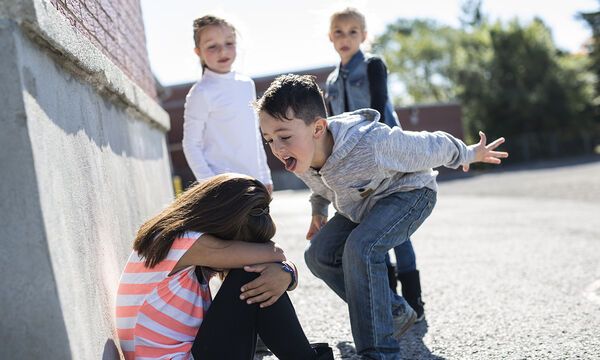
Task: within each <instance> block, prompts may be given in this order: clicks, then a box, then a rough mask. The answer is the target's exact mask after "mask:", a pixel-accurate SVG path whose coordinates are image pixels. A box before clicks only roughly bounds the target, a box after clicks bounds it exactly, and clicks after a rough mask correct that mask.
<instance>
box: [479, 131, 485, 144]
mask: <svg viewBox="0 0 600 360" xmlns="http://www.w3.org/2000/svg"><path fill="white" fill-rule="evenodd" d="M486 142H487V138H486V136H485V134H484V133H483V131H480V132H479V143H480V144H483V145H485V143H486Z"/></svg>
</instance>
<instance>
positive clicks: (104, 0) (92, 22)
mask: <svg viewBox="0 0 600 360" xmlns="http://www.w3.org/2000/svg"><path fill="white" fill-rule="evenodd" d="M50 2H51V3H52V5H53V6H54V7H55V8H56V9H57V10H58V11H59V12H60V13H61V14H62V15H63V16H64V17H65V18H66V19H67V20H68V21H69V23H70V24H71V26H72V27H74V28H75V29H76V30H77V31H78V32H80V33H81V34H82V35H83V36H85V37H86V38H87V39H89V40H90V41H91V42H92V43H94V45H96V46H97V47H98V48H99V49H100V50H102V52H103V53H104V54H105V55H106V56H108V57H109V58H110V59H111V60H112V61H113V62H114V63H115V64H116V65H117V66H118V67H119V68H120V69H121V70H123V72H124V73H125V74H126V75H127V76H129V77H130V78H131V79H132V80H133V81H134V82H135V83H136V84H138V85H139V86H140V87H141V88H142V89H144V91H146V92H147V93H148V95H150V96H151V97H152V98H154V99H156V88H155V83H154V77H153V76H152V72H151V71H150V63H149V61H148V52H147V51H146V37H145V34H144V23H143V20H142V9H141V6H140V2H139V0H50Z"/></svg>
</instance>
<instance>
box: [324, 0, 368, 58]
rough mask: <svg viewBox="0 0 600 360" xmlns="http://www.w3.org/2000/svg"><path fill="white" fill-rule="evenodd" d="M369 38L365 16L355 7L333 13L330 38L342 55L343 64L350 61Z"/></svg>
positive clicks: (330, 23) (330, 22)
mask: <svg viewBox="0 0 600 360" xmlns="http://www.w3.org/2000/svg"><path fill="white" fill-rule="evenodd" d="M366 38H367V25H366V21H365V17H364V15H363V14H361V13H360V12H359V11H358V10H356V9H354V8H346V9H344V10H341V11H337V12H335V13H333V14H332V15H331V17H330V21H329V40H330V41H331V42H332V43H333V47H334V48H335V51H336V52H337V53H338V54H339V55H340V58H341V60H342V65H345V64H346V63H348V61H350V59H351V58H352V56H353V55H354V54H356V53H357V52H358V50H359V49H360V45H361V44H362V43H363V42H364V41H365V40H366Z"/></svg>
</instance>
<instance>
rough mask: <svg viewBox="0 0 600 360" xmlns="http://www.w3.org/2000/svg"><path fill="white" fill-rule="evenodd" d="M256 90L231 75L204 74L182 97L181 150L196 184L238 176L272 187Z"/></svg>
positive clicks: (247, 81) (250, 83) (239, 76)
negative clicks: (254, 105)
mask: <svg viewBox="0 0 600 360" xmlns="http://www.w3.org/2000/svg"><path fill="white" fill-rule="evenodd" d="M255 99H256V88H255V87H254V81H252V79H251V78H249V77H247V76H245V75H242V74H239V73H237V72H235V71H232V72H229V73H227V74H219V73H215V72H213V71H210V70H209V69H206V70H205V71H204V74H203V75H202V79H200V81H198V82H197V83H196V84H194V86H192V88H191V89H190V92H189V93H188V95H187V96H186V100H185V111H184V115H183V117H184V123H183V141H182V146H183V152H184V154H185V157H186V160H187V162H188V165H189V166H190V168H191V169H192V171H193V172H194V175H195V176H196V179H197V180H201V179H206V178H208V177H211V176H214V175H218V174H222V173H225V172H236V173H241V174H246V175H250V176H252V177H255V178H257V179H258V180H260V181H261V182H262V183H263V184H265V185H269V184H272V183H273V181H272V180H271V171H270V170H269V167H268V165H267V157H266V154H265V150H264V148H263V145H262V136H261V135H260V131H259V125H258V118H257V116H256V113H255V112H254V109H253V108H252V105H251V103H252V101H254V100H255Z"/></svg>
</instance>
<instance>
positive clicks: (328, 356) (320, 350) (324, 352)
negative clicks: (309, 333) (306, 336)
mask: <svg viewBox="0 0 600 360" xmlns="http://www.w3.org/2000/svg"><path fill="white" fill-rule="evenodd" d="M310 346H311V347H312V348H313V350H314V351H315V352H316V353H317V358H316V359H317V360H333V350H332V349H331V348H330V347H329V344H327V343H313V344H310Z"/></svg>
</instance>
